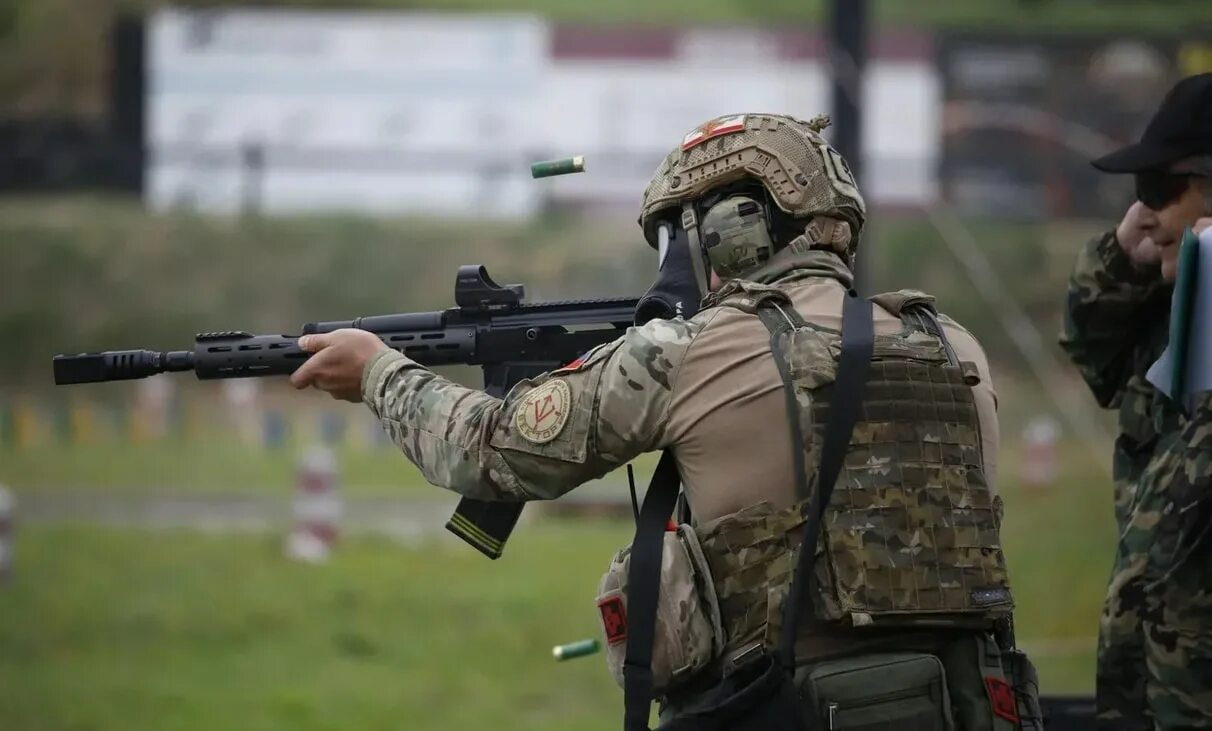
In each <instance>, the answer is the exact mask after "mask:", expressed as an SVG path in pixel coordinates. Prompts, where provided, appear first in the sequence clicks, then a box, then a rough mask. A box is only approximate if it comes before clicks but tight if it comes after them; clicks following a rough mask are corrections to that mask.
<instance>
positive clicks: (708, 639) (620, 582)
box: [597, 525, 724, 694]
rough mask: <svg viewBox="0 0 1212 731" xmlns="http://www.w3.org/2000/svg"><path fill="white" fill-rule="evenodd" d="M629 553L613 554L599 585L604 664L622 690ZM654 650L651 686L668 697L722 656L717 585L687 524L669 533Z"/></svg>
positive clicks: (666, 541)
mask: <svg viewBox="0 0 1212 731" xmlns="http://www.w3.org/2000/svg"><path fill="white" fill-rule="evenodd" d="M630 570H631V549H630V548H625V549H623V550H621V551H619V552H618V553H617V554H615V556H614V559H613V560H612V561H611V562H610V568H609V569H608V570H607V571H606V573H605V574H604V575H603V576H602V580H601V582H600V583H599V584H598V597H597V604H598V615H599V617H600V619H601V622H602V632H603V634H604V635H605V637H606V665H607V667H608V668H609V670H610V674H611V676H613V677H614V680H615V682H616V683H618V684H619V687H623V662H624V660H625V659H626V654H627V575H628V572H629V571H630ZM660 581H661V583H660V587H661V588H660V594H659V595H658V597H659V598H658V600H657V615H656V634H655V639H654V642H653V647H652V687H653V691H654V692H655V693H658V694H664V693H665V692H667V691H668V690H670V689H671V688H675V687H677V685H678V684H680V683H683V682H685V681H686V680H687V679H688V678H691V677H693V676H694V674H695V673H697V672H698V671H699V670H702V669H703V668H704V667H706V666H707V665H708V664H710V663H711V662H712V661H714V660H715V659H716V658H717V657H719V656H720V655H721V654H722V653H723V651H724V630H723V628H722V627H721V626H720V605H719V602H718V601H717V600H716V595H715V581H714V580H712V578H711V570H710V568H709V567H708V566H707V560H706V559H705V558H704V557H703V550H702V548H700V546H699V539H698V536H697V535H696V534H695V532H694V529H693V528H691V527H690V526H688V525H680V526H678V527H677V530H676V531H666V532H665V535H664V543H663V546H662V551H661V580H660Z"/></svg>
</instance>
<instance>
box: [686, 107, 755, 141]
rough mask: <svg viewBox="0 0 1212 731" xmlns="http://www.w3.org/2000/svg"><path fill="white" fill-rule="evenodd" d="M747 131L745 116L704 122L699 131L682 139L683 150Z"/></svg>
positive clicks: (735, 115)
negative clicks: (720, 137) (730, 133)
mask: <svg viewBox="0 0 1212 731" xmlns="http://www.w3.org/2000/svg"><path fill="white" fill-rule="evenodd" d="M743 129H745V115H744V114H734V115H733V116H731V117H720V118H719V119H713V120H711V121H709V122H704V123H703V124H702V125H700V126H699V127H698V128H697V129H695V130H694V131H693V132H691V133H690V134H688V135H686V136H685V137H683V138H682V149H683V150H689V149H690V148H691V147H694V146H695V145H697V144H699V143H700V142H704V141H706V140H709V139H711V138H712V137H719V136H720V135H726V134H728V133H729V132H740V131H741V130H743Z"/></svg>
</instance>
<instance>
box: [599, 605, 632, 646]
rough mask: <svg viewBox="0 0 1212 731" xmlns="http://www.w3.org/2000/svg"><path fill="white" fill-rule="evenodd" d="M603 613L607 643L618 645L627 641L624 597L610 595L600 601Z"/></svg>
mask: <svg viewBox="0 0 1212 731" xmlns="http://www.w3.org/2000/svg"><path fill="white" fill-rule="evenodd" d="M598 611H599V612H601V613H602V629H603V630H605V631H606V644H608V645H617V644H619V643H620V642H626V641H627V610H626V609H625V608H624V607H623V597H619V596H608V597H606V598H605V599H603V600H601V601H600V602H598Z"/></svg>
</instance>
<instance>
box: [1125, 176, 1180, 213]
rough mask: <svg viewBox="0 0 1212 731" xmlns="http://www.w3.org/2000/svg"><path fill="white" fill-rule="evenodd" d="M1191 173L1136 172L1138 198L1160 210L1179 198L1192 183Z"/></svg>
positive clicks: (1149, 206)
mask: <svg viewBox="0 0 1212 731" xmlns="http://www.w3.org/2000/svg"><path fill="white" fill-rule="evenodd" d="M1192 177H1194V176H1193V175H1192V174H1190V173H1167V172H1143V173H1137V174H1136V199H1137V200H1138V201H1140V202H1141V203H1144V204H1145V206H1146V207H1148V208H1150V209H1152V210H1154V211H1160V210H1161V209H1163V208H1165V207H1166V206H1168V205H1170V204H1171V203H1173V202H1174V201H1176V200H1178V199H1179V197H1180V196H1182V194H1183V193H1185V192H1186V191H1187V187H1188V186H1189V185H1191V178H1192Z"/></svg>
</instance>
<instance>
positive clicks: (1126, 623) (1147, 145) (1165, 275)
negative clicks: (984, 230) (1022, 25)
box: [1061, 74, 1212, 729]
mask: <svg viewBox="0 0 1212 731" xmlns="http://www.w3.org/2000/svg"><path fill="white" fill-rule="evenodd" d="M1094 166H1095V167H1097V168H1098V169H1100V170H1103V171H1105V172H1111V173H1132V174H1134V175H1135V179H1136V195H1137V199H1138V200H1137V201H1136V202H1135V203H1133V204H1132V206H1131V207H1130V208H1129V209H1128V211H1127V213H1126V214H1125V215H1124V218H1123V220H1122V221H1121V222H1120V224H1119V226H1118V227H1116V229H1115V230H1113V231H1108V232H1107V233H1105V234H1103V235H1101V236H1099V237H1097V238H1096V239H1094V240H1093V241H1091V242H1090V243H1088V244H1087V245H1086V247H1085V248H1084V249H1083V250H1082V252H1081V254H1080V255H1079V257H1078V262H1077V267H1076V268H1075V269H1074V272H1073V276H1072V277H1071V279H1070V281H1069V293H1068V302H1067V305H1068V307H1067V313H1066V318H1065V326H1064V334H1063V336H1062V338H1061V345H1062V347H1064V348H1065V350H1066V351H1067V352H1068V353H1069V356H1070V357H1071V358H1072V359H1073V362H1074V363H1075V364H1076V365H1077V367H1078V369H1079V370H1080V371H1081V373H1082V376H1083V377H1084V378H1085V380H1086V382H1087V383H1088V384H1089V386H1090V388H1091V390H1092V391H1093V392H1094V396H1095V398H1096V399H1098V402H1099V404H1100V405H1102V406H1103V407H1105V408H1117V409H1118V410H1119V426H1120V435H1119V437H1118V439H1117V440H1116V443H1115V454H1114V464H1113V472H1114V481H1115V487H1114V501H1115V518H1116V522H1117V524H1118V527H1119V531H1120V541H1119V546H1118V548H1117V550H1116V556H1115V563H1114V567H1113V570H1112V575H1111V581H1110V584H1109V587H1108V590H1107V598H1106V601H1105V603H1104V606H1103V612H1102V616H1101V618H1100V621H1099V645H1098V672H1097V700H1098V716H1099V723H1100V724H1101V726H1102V727H1104V728H1131V729H1141V728H1154V727H1155V725H1156V728H1189V727H1192V725H1193V720H1192V719H1194V718H1200V719H1202V720H1201V721H1200V722H1199V723H1196V724H1194V725H1196V726H1200V727H1208V726H1212V700H1210V699H1204V698H1202V697H1201V696H1198V695H1192V694H1189V693H1187V692H1186V691H1182V690H1179V689H1180V688H1183V687H1184V686H1185V685H1186V684H1185V683H1178V682H1176V677H1175V675H1176V674H1178V675H1181V674H1182V673H1184V672H1187V670H1184V669H1182V668H1173V667H1168V666H1169V665H1171V664H1172V663H1174V662H1176V661H1179V657H1180V655H1178V654H1175V653H1174V652H1173V645H1174V635H1173V634H1172V633H1170V632H1168V631H1155V632H1146V631H1145V629H1146V627H1147V626H1150V623H1153V622H1157V621H1158V620H1159V617H1158V616H1156V612H1158V611H1160V607H1161V606H1162V605H1163V604H1169V602H1167V601H1165V600H1164V595H1167V594H1168V595H1170V596H1171V597H1174V596H1176V594H1175V592H1179V593H1181V592H1182V591H1184V587H1183V586H1167V585H1166V584H1165V581H1164V577H1166V576H1167V575H1169V573H1170V571H1171V570H1173V569H1175V568H1177V567H1176V566H1174V565H1173V564H1172V563H1171V562H1170V559H1172V558H1173V556H1170V557H1169V558H1167V557H1166V556H1164V555H1163V554H1162V552H1158V551H1147V550H1145V548H1144V547H1145V546H1148V545H1149V544H1150V543H1153V542H1154V541H1160V542H1164V541H1165V540H1167V537H1166V536H1164V535H1162V533H1161V532H1162V531H1164V529H1165V526H1166V525H1168V523H1169V521H1164V520H1160V514H1161V513H1162V512H1165V511H1167V510H1170V509H1172V508H1173V501H1172V500H1171V498H1170V496H1169V494H1168V490H1169V489H1170V485H1169V484H1168V483H1167V482H1166V481H1165V480H1162V479H1158V478H1157V477H1156V476H1154V477H1153V478H1152V479H1144V478H1143V477H1142V476H1143V475H1144V474H1145V472H1146V467H1147V466H1148V465H1149V464H1150V461H1151V460H1153V459H1154V458H1155V456H1156V455H1159V454H1169V455H1171V457H1170V459H1169V460H1167V461H1172V460H1173V457H1172V455H1173V453H1174V450H1179V451H1180V452H1181V450H1182V449H1183V447H1182V445H1181V444H1179V443H1177V442H1176V440H1177V439H1178V438H1179V434H1180V431H1182V430H1183V429H1184V423H1185V418H1184V417H1183V415H1182V414H1181V412H1180V409H1179V408H1178V407H1177V405H1176V404H1175V403H1174V402H1172V401H1171V400H1169V399H1168V398H1167V397H1165V396H1164V395H1163V394H1162V393H1161V392H1159V391H1158V390H1157V389H1155V388H1154V387H1153V386H1152V385H1151V384H1150V383H1149V382H1148V381H1147V380H1146V378H1145V376H1146V372H1147V371H1148V369H1149V367H1150V365H1152V364H1153V362H1154V361H1156V360H1157V359H1158V357H1159V356H1160V355H1161V353H1162V351H1163V350H1164V349H1165V347H1166V343H1167V340H1168V335H1169V312H1170V299H1171V293H1172V289H1173V285H1172V283H1173V281H1174V277H1175V270H1176V266H1177V258H1178V249H1179V247H1178V244H1179V242H1180V241H1181V238H1182V233H1183V229H1184V228H1186V227H1188V226H1194V227H1195V228H1196V230H1197V232H1198V231H1200V230H1202V229H1204V228H1206V227H1208V226H1209V225H1212V219H1209V218H1207V217H1208V216H1210V215H1212V74H1201V75H1198V76H1193V77H1190V78H1187V79H1184V80H1182V81H1180V82H1178V84H1176V85H1175V86H1174V88H1173V89H1171V90H1170V92H1169V93H1168V94H1167V95H1166V97H1165V99H1164V100H1163V101H1162V104H1161V106H1160V107H1159V109H1158V111H1157V113H1156V115H1155V116H1154V117H1153V119H1152V121H1151V122H1150V123H1149V125H1148V127H1147V128H1146V129H1145V132H1144V135H1143V136H1142V138H1141V141H1140V142H1139V143H1137V144H1134V145H1130V146H1128V147H1126V148H1124V149H1122V150H1119V151H1117V152H1114V153H1112V154H1110V155H1107V156H1106V157H1103V158H1100V159H1098V160H1095V161H1094ZM1187 444H1188V446H1189V445H1190V444H1191V442H1190V441H1189V440H1188V442H1187ZM1150 469H1152V468H1150ZM1164 473H1165V470H1164V469H1162V470H1159V471H1158V472H1157V474H1159V475H1160V474H1164ZM1162 559H1165V560H1162ZM1172 609H1173V607H1172ZM1209 619H1212V617H1209ZM1142 623H1144V624H1142ZM1164 625H1165V621H1161V622H1160V624H1157V625H1155V626H1157V627H1161V626H1164ZM1203 627H1204V631H1207V630H1208V629H1212V623H1205V624H1203ZM1204 657H1205V661H1206V662H1212V655H1205V656H1204ZM1188 659H1190V658H1188ZM1181 664H1183V665H1186V664H1187V663H1186V661H1182V663H1181ZM1192 672H1199V673H1201V674H1200V675H1199V677H1198V678H1194V679H1193V680H1197V681H1202V682H1203V683H1204V685H1205V687H1206V686H1207V684H1208V683H1209V682H1212V675H1210V674H1209V673H1208V672H1207V671H1202V670H1201V671H1195V670H1194V667H1192ZM1163 698H1166V699H1165V700H1163Z"/></svg>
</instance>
